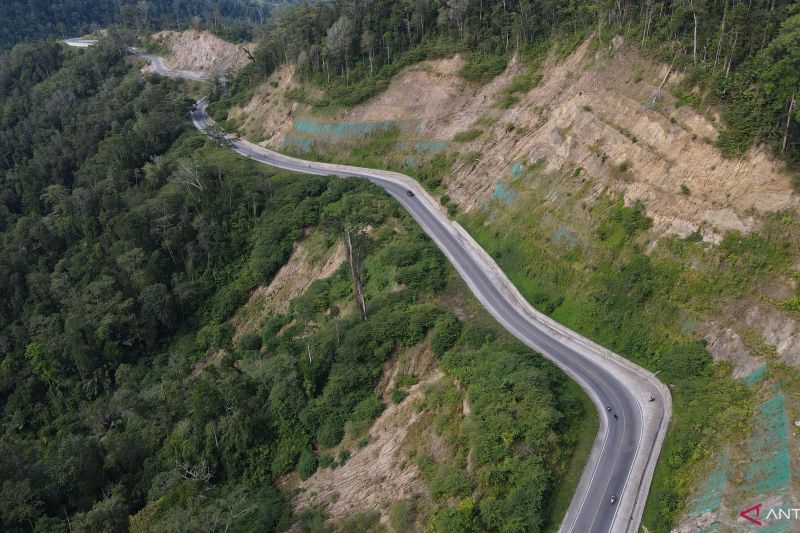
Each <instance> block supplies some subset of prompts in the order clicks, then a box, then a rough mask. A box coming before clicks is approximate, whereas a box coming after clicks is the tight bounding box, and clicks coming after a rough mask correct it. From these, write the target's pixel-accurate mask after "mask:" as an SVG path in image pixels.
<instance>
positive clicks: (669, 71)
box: [652, 55, 678, 106]
mask: <svg viewBox="0 0 800 533" xmlns="http://www.w3.org/2000/svg"><path fill="white" fill-rule="evenodd" d="M677 57H678V56H677V55H676V56H675V57H674V58H672V63H670V64H669V68H668V69H667V73H666V74H664V79H663V80H661V85H659V86H658V89H657V90H656V94H654V95H653V103H652V105H653V106H655V105H656V101H657V100H658V97H659V96H661V89H663V88H664V84H665V83H667V78H669V75H670V73H671V72H672V65H674V64H675V59H677Z"/></svg>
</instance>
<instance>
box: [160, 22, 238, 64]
mask: <svg viewBox="0 0 800 533" xmlns="http://www.w3.org/2000/svg"><path fill="white" fill-rule="evenodd" d="M153 40H154V41H156V42H157V43H159V44H161V45H163V46H165V47H166V48H168V49H169V50H171V51H172V54H173V55H172V56H170V57H168V58H166V60H165V62H164V63H165V65H166V66H167V68H170V69H173V70H193V71H199V72H205V73H207V74H215V73H217V72H220V71H230V70H236V69H237V68H239V67H241V66H243V65H244V64H245V63H247V61H248V60H249V56H248V55H247V52H246V51H245V50H246V49H248V50H249V49H250V48H252V45H237V44H233V43H229V42H227V41H223V40H222V39H220V38H219V37H217V36H216V35H213V34H211V33H209V32H207V31H197V30H186V31H184V32H176V31H162V32H159V33H156V34H155V35H153ZM148 68H152V67H148Z"/></svg>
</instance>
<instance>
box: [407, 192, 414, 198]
mask: <svg viewBox="0 0 800 533" xmlns="http://www.w3.org/2000/svg"><path fill="white" fill-rule="evenodd" d="M406 195H407V196H408V197H410V198H413V197H414V193H413V192H412V191H406Z"/></svg>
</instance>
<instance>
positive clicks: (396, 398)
mask: <svg viewBox="0 0 800 533" xmlns="http://www.w3.org/2000/svg"><path fill="white" fill-rule="evenodd" d="M391 396H392V402H393V403H400V402H402V401H403V400H405V399H406V398H407V397H408V393H407V392H406V391H404V390H403V389H397V388H396V389H394V390H393V391H392V395H391Z"/></svg>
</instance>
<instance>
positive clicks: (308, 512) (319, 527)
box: [297, 506, 328, 533]
mask: <svg viewBox="0 0 800 533" xmlns="http://www.w3.org/2000/svg"><path fill="white" fill-rule="evenodd" d="M297 519H298V520H299V522H300V529H301V530H302V531H303V533H323V532H327V531H328V526H327V524H326V522H327V521H328V514H327V513H326V512H325V509H323V508H322V507H318V506H313V507H307V508H305V509H303V510H302V511H300V512H299V513H298V514H297Z"/></svg>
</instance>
